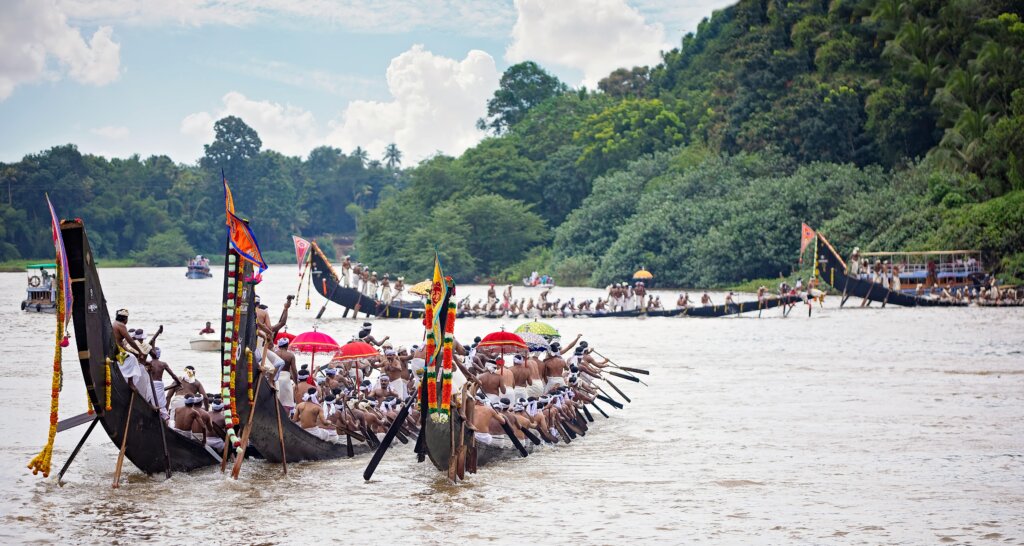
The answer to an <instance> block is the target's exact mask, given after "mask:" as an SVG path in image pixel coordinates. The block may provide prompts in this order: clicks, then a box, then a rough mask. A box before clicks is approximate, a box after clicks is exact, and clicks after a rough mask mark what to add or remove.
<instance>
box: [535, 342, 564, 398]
mask: <svg viewBox="0 0 1024 546" xmlns="http://www.w3.org/2000/svg"><path fill="white" fill-rule="evenodd" d="M567 366H568V364H566V362H565V360H564V359H563V358H562V354H561V353H560V352H559V351H558V346H557V345H556V344H552V346H551V349H550V350H548V353H547V356H546V357H545V358H544V362H543V365H542V367H541V374H542V375H543V377H544V381H545V383H544V391H545V392H551V391H552V390H553V389H557V388H558V387H561V386H563V385H565V369H566V367H567Z"/></svg>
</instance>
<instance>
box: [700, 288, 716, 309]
mask: <svg viewBox="0 0 1024 546" xmlns="http://www.w3.org/2000/svg"><path fill="white" fill-rule="evenodd" d="M700 304H701V305H703V306H704V307H707V306H709V305H713V303H712V301H711V296H709V295H708V293H707V292H704V295H703V296H701V297H700Z"/></svg>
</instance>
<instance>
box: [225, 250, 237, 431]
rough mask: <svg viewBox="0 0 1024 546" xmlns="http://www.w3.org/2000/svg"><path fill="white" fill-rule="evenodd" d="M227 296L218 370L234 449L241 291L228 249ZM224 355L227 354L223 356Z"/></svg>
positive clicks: (232, 256)
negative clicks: (221, 357) (220, 365)
mask: <svg viewBox="0 0 1024 546" xmlns="http://www.w3.org/2000/svg"><path fill="white" fill-rule="evenodd" d="M225 274H226V275H227V277H228V279H227V294H226V296H225V301H224V317H223V320H222V329H221V331H222V332H224V338H223V340H222V343H223V347H222V356H223V360H222V363H223V366H222V368H221V383H220V386H221V397H222V398H223V399H224V408H225V409H224V421H225V423H227V424H228V426H227V440H228V442H229V443H230V444H231V446H232V447H233V448H234V449H235V450H238V449H239V448H240V447H241V440H239V438H238V435H237V434H236V433H235V427H236V426H237V425H238V423H239V418H238V408H237V406H236V404H235V397H234V394H233V393H234V392H235V363H236V355H237V354H238V352H237V350H238V323H239V313H238V300H239V298H236V295H237V294H238V293H239V292H240V289H241V280H240V279H239V275H238V255H237V254H235V252H234V251H231V250H229V251H228V253H227V265H226V267H225ZM224 353H227V354H224Z"/></svg>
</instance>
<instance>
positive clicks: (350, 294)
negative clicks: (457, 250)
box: [310, 241, 424, 319]
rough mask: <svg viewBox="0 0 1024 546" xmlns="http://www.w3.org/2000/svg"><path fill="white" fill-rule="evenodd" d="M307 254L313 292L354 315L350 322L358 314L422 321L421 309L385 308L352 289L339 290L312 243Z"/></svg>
mask: <svg viewBox="0 0 1024 546" xmlns="http://www.w3.org/2000/svg"><path fill="white" fill-rule="evenodd" d="M310 252H312V257H311V258H310V260H311V268H310V275H312V279H311V282H312V283H313V289H314V290H316V291H317V293H318V294H320V295H321V296H323V297H325V298H327V299H328V300H330V301H332V302H334V303H336V304H338V305H340V306H342V307H344V308H346V309H351V310H353V311H355V312H356V313H355V314H354V315H353V318H354V317H355V316H356V315H358V314H359V313H366V315H367V316H375V317H377V318H418V319H421V318H423V313H424V310H423V307H422V306H413V305H409V304H407V303H396V302H392V303H391V304H390V305H385V304H384V302H381V301H377V300H375V299H373V298H370V297H367V296H364V295H363V294H360V293H359V291H358V290H356V289H354V288H346V287H344V286H341V285H340V284H339V282H338V276H337V273H336V272H335V271H334V268H333V267H332V266H331V264H330V263H329V262H328V261H327V258H326V256H324V254H323V252H322V251H321V250H320V247H318V246H317V244H316V242H315V241H314V242H313V243H312V245H311V248H310Z"/></svg>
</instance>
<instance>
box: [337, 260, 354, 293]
mask: <svg viewBox="0 0 1024 546" xmlns="http://www.w3.org/2000/svg"><path fill="white" fill-rule="evenodd" d="M351 279H352V260H350V259H349V256H345V259H344V260H342V262H341V279H340V280H341V286H343V287H345V288H349V287H350V286H352V282H351Z"/></svg>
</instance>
